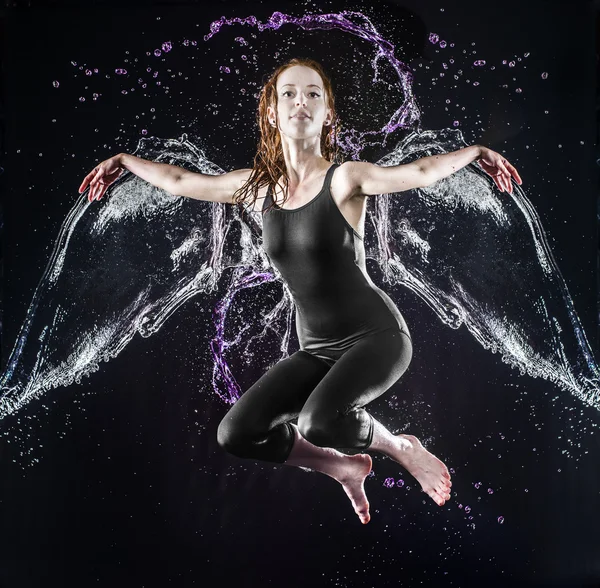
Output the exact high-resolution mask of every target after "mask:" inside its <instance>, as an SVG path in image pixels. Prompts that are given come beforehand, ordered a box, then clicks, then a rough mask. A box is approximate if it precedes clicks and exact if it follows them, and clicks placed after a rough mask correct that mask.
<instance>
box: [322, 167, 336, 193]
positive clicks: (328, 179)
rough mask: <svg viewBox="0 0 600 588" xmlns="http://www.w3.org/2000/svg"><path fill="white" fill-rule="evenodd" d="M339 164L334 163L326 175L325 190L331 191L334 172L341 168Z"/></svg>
mask: <svg viewBox="0 0 600 588" xmlns="http://www.w3.org/2000/svg"><path fill="white" fill-rule="evenodd" d="M339 166H340V164H339V163H334V164H333V165H332V166H331V167H330V168H329V169H328V170H327V173H326V174H325V181H324V182H323V190H329V189H330V188H331V178H332V177H333V172H334V171H335V169H336V168H337V167H339Z"/></svg>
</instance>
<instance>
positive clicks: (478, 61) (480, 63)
mask: <svg viewBox="0 0 600 588" xmlns="http://www.w3.org/2000/svg"><path fill="white" fill-rule="evenodd" d="M473 65H475V66H477V67H481V66H483V65H485V61H484V60H483V59H478V60H477V61H475V62H474V63H473Z"/></svg>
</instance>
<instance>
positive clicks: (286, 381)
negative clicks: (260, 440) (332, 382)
mask: <svg viewBox="0 0 600 588" xmlns="http://www.w3.org/2000/svg"><path fill="white" fill-rule="evenodd" d="M330 369H331V368H330V367H329V366H328V365H327V364H326V363H325V362H323V361H321V360H320V359H317V358H316V357H314V356H312V355H310V354H309V353H306V352H305V351H301V350H300V351H296V352H295V353H293V354H292V355H290V356H289V357H287V358H286V359H283V360H281V361H279V362H278V363H276V364H275V365H274V366H273V367H272V368H271V369H269V370H268V371H267V372H266V373H265V374H263V375H262V376H261V377H260V378H259V379H258V380H257V381H256V382H255V383H254V384H253V385H252V386H250V388H248V390H247V391H246V392H244V393H243V394H242V396H241V397H240V398H239V400H238V401H237V402H236V403H235V404H234V405H233V406H232V407H231V409H230V410H229V412H228V413H227V415H226V416H225V418H224V419H223V420H224V421H225V422H229V423H231V424H233V425H236V426H241V427H243V428H244V429H248V428H251V429H252V430H253V432H257V433H260V432H264V433H266V432H267V431H269V430H270V429H272V428H273V427H275V426H277V425H279V424H282V423H285V422H287V421H290V420H293V419H294V418H296V417H297V416H298V414H299V413H300V411H301V410H302V407H303V406H304V403H305V402H306V399H307V398H308V397H309V396H310V394H311V392H312V391H313V390H314V388H315V386H317V385H318V383H319V382H320V381H321V380H322V379H323V377H324V376H325V375H326V374H327V372H328V371H329V370H330Z"/></svg>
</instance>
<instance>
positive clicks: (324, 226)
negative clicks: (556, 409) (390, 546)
mask: <svg viewBox="0 0 600 588" xmlns="http://www.w3.org/2000/svg"><path fill="white" fill-rule="evenodd" d="M335 122H336V114H335V108H334V97H333V93H332V89H331V83H330V81H329V79H328V77H327V76H326V74H325V73H324V71H323V69H322V68H321V66H320V65H319V64H318V63H316V62H315V61H312V60H309V59H293V60H291V61H289V62H287V63H286V64H284V65H282V66H281V67H279V68H278V69H277V70H276V71H275V72H274V74H273V75H272V76H271V78H270V79H269V81H268V82H267V83H266V84H265V86H264V87H263V89H262V91H261V95H260V103H259V111H258V123H259V126H260V131H261V140H260V145H259V149H258V153H257V155H256V157H255V161H254V167H253V169H242V170H236V171H232V172H229V173H225V174H223V175H220V176H210V175H204V174H198V173H193V172H189V171H187V170H184V169H181V168H178V167H176V166H172V165H168V164H160V163H155V162H151V161H146V160H143V159H140V158H137V157H134V156H132V155H128V154H119V155H116V156H115V157H112V158H110V159H108V160H106V161H104V162H102V163H100V164H99V165H98V166H97V167H96V168H95V169H94V170H93V171H92V172H90V173H89V174H88V175H87V176H86V177H85V179H84V181H83V183H82V184H81V187H80V188H79V191H80V192H83V191H84V190H85V189H86V187H88V186H89V188H90V191H89V194H88V198H89V200H90V202H91V201H93V200H99V199H100V198H102V196H103V195H104V193H105V192H106V189H107V188H108V186H109V185H110V184H111V183H112V182H114V181H115V180H116V179H117V177H118V176H119V175H120V173H121V172H122V170H123V169H127V170H129V171H131V172H132V173H134V174H136V175H137V176H139V177H141V178H142V179H144V180H146V181H148V182H150V183H152V184H154V185H155V186H158V187H160V188H163V189H164V190H166V191H167V192H170V193H171V194H174V195H177V196H186V197H189V198H197V199H201V200H209V201H213V202H223V203H228V204H242V203H244V204H246V205H249V207H250V208H251V209H252V210H254V211H261V212H262V215H263V245H264V247H265V250H266V252H267V255H268V256H269V257H270V259H271V262H272V263H273V265H274V266H275V267H276V268H277V269H278V270H279V272H280V273H281V275H282V277H283V279H284V280H285V281H286V283H287V284H288V286H289V288H290V291H291V292H292V295H293V297H294V302H295V306H296V326H297V331H298V338H299V341H300V350H298V351H296V352H295V353H293V354H292V355H291V356H289V357H288V358H286V359H284V360H282V361H280V362H279V363H277V364H276V365H275V366H273V368H271V369H270V370H269V371H268V372H267V373H266V374H264V375H263V376H262V377H261V378H260V379H259V380H258V381H257V382H255V383H254V384H253V385H252V386H251V387H250V388H249V389H248V390H247V391H246V392H245V393H244V394H243V395H242V396H241V398H240V399H239V400H238V401H237V402H236V404H234V406H233V407H232V408H231V409H230V410H229V412H228V413H227V414H226V415H225V417H224V418H223V420H222V421H221V424H220V425H219V429H218V434H217V437H218V442H219V444H220V445H221V446H222V447H224V448H225V449H226V450H228V451H229V452H230V453H233V454H234V455H237V456H239V457H243V458H251V459H259V460H265V461H270V462H273V463H285V464H287V465H294V466H300V467H305V468H310V469H313V470H317V471H320V472H323V473H325V474H327V475H329V476H331V477H333V478H334V479H335V480H337V481H338V482H339V483H340V484H341V485H342V487H343V489H344V490H345V492H346V494H347V495H348V497H349V498H350V500H351V502H352V505H353V507H354V510H355V512H356V513H357V515H358V517H359V518H360V520H361V522H362V523H365V524H366V523H368V522H369V519H370V515H369V503H368V501H367V498H366V495H365V491H364V480H365V478H366V477H367V475H368V474H369V472H370V471H371V465H372V461H371V457H370V456H369V455H368V454H365V453H357V452H362V451H365V450H367V449H369V450H372V451H379V452H382V453H384V454H385V455H387V456H389V457H390V458H391V459H393V460H395V461H397V462H398V463H399V464H401V465H402V466H403V467H404V468H405V469H406V470H407V471H408V472H409V473H410V474H412V475H413V476H414V477H415V478H416V479H417V481H418V482H419V483H420V484H421V487H422V488H423V490H424V491H425V492H426V493H427V494H428V495H429V496H430V497H431V498H432V499H433V500H434V501H435V502H436V503H437V504H438V505H440V506H442V505H443V504H444V503H445V502H446V500H449V498H450V488H451V485H452V484H451V482H450V475H449V473H448V469H447V467H446V466H445V465H444V464H443V463H442V462H441V461H440V460H439V459H438V458H437V457H435V456H434V455H433V454H431V453H430V452H429V451H427V450H426V449H425V448H424V447H423V446H422V445H421V443H420V442H419V440H418V439H417V438H416V437H414V436H412V435H393V434H392V433H390V432H389V431H388V430H387V429H386V428H385V427H384V426H383V425H382V424H381V423H379V422H378V421H376V420H375V419H374V418H373V417H372V416H371V415H370V414H369V413H368V412H367V411H366V410H365V409H364V406H365V405H366V404H368V403H369V402H371V401H372V400H373V399H375V398H377V397H378V396H380V395H381V394H383V392H385V391H386V390H387V389H388V388H389V387H390V386H391V385H392V384H393V383H394V382H396V381H397V380H398V379H399V378H400V377H401V376H402V374H403V373H404V372H405V371H406V369H407V367H408V365H409V363H410V360H411V357H412V343H411V337H410V333H409V330H408V327H407V325H406V322H405V321H404V318H403V317H402V315H401V313H400V312H399V310H398V309H397V308H396V306H395V305H394V303H393V302H392V300H391V299H390V298H389V296H387V295H386V294H385V293H384V292H382V291H381V290H380V289H379V288H377V287H376V286H375V285H374V284H373V282H372V281H371V279H370V278H369V276H368V274H367V271H366V267H365V253H364V244H363V241H362V235H363V233H364V223H365V211H366V202H367V198H368V197H369V196H375V195H377V194H388V193H396V192H401V191H403V190H409V189H411V188H418V187H425V186H428V185H430V184H432V183H434V182H436V181H437V180H439V179H441V178H444V177H446V176H449V175H450V174H452V173H453V172H455V171H456V170H458V169H461V168H463V167H464V166H466V165H468V164H469V163H471V162H473V161H475V160H479V162H480V165H481V166H482V168H483V169H484V170H485V171H486V172H487V173H488V174H490V175H491V176H492V177H493V179H494V181H495V183H496V185H497V186H498V188H499V189H500V190H501V191H504V190H506V191H507V192H511V193H512V184H511V176H512V177H513V178H514V179H515V180H516V181H517V182H518V183H522V182H521V179H520V177H519V175H518V173H517V171H516V169H515V168H514V167H513V166H512V165H511V164H510V163H508V162H507V161H506V160H505V159H503V158H502V156H501V155H499V154H498V153H495V152H494V151H491V150H490V149H487V148H485V147H482V146H479V145H473V146H470V147H467V148H464V149H460V150H458V151H454V152H452V153H446V154H443V155H435V156H431V157H425V158H422V159H420V160H417V161H415V162H412V163H409V164H405V165H398V166H393V167H379V166H377V165H373V164H370V163H364V162H356V161H347V162H345V163H342V164H341V165H339V164H337V163H334V164H333V165H332V163H331V161H332V159H333V157H334V155H335V153H334V151H335V147H336V145H335V130H334V129H335ZM319 190H320V191H319ZM315 195H316V196H315ZM296 418H297V419H298V421H297V424H295V423H293V422H292V421H294V420H295V419H296ZM338 449H346V450H354V452H355V453H356V454H354V455H346V454H344V453H342V452H340V451H338Z"/></svg>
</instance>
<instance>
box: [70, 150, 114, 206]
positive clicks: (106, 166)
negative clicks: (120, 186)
mask: <svg viewBox="0 0 600 588" xmlns="http://www.w3.org/2000/svg"><path fill="white" fill-rule="evenodd" d="M123 169H124V168H123V167H122V166H121V154H120V153H119V154H118V155H115V156H113V157H111V158H110V159H106V160H105V161H103V162H101V163H99V164H98V165H97V166H96V167H95V168H94V169H93V170H92V171H91V172H90V173H89V174H88V175H87V176H85V178H84V179H83V182H82V183H81V186H79V193H80V194H81V193H82V192H83V191H84V190H85V189H86V188H87V187H88V186H89V187H90V191H89V193H88V200H89V201H90V202H92V201H93V200H100V198H102V196H104V193H105V192H106V190H108V187H109V186H110V185H111V184H112V183H113V182H114V181H115V180H116V179H117V178H118V177H119V176H120V175H121V173H122V172H123Z"/></svg>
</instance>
